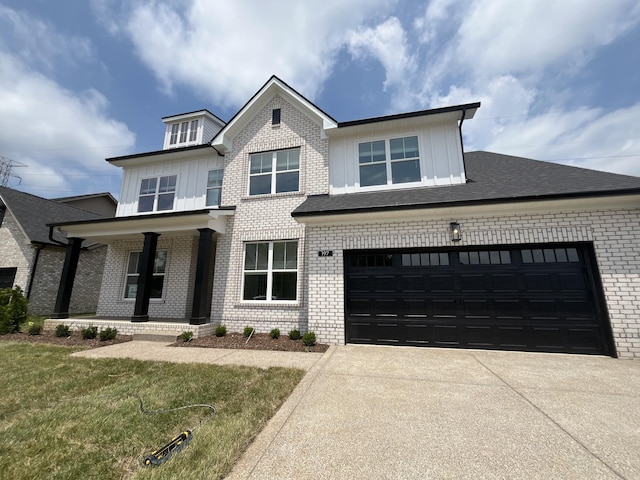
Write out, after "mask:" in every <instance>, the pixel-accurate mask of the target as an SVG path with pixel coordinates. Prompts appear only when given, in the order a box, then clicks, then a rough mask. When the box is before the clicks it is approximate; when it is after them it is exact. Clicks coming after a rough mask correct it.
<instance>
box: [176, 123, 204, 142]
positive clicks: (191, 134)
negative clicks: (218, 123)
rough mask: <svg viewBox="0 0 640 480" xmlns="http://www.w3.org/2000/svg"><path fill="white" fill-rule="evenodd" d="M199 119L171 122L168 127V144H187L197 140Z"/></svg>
mask: <svg viewBox="0 0 640 480" xmlns="http://www.w3.org/2000/svg"><path fill="white" fill-rule="evenodd" d="M199 126H200V120H198V119H196V120H186V121H182V122H176V123H173V124H171V126H170V129H169V145H188V144H190V143H196V142H197V140H198V127H199Z"/></svg>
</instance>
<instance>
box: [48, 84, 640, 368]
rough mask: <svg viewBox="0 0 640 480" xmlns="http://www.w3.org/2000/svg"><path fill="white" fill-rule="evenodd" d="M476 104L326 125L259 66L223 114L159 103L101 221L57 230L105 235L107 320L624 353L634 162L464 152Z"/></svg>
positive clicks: (634, 230) (635, 226)
mask: <svg viewBox="0 0 640 480" xmlns="http://www.w3.org/2000/svg"><path fill="white" fill-rule="evenodd" d="M479 106H480V104H479V103H473V104H466V105H458V106H452V107H446V108H438V109H433V110H424V111H418V112H411V113H405V114H398V115H389V116H384V117H377V118H368V119H363V120H356V121H350V122H337V121H335V120H334V119H333V118H331V117H330V116H329V115H328V114H326V113H325V112H323V111H322V110H321V109H319V108H318V107H317V106H315V105H314V104H312V103H311V102H309V101H308V100H307V99H305V98H304V97H303V96H301V95H300V94H299V93H297V92H296V91H295V90H294V89H292V88H291V87H290V86H288V85H287V84H286V83H284V82H283V81H281V80H280V79H278V78H277V77H272V78H271V79H270V80H269V81H268V82H267V83H266V84H265V85H264V86H263V87H262V88H261V89H260V90H259V91H258V92H257V93H256V94H255V95H254V96H253V97H252V98H251V99H250V100H249V102H248V103H247V104H246V105H245V106H243V107H242V109H240V111H239V112H238V113H237V114H236V115H235V116H234V117H233V118H232V119H231V120H230V121H229V122H228V123H226V124H225V123H224V122H222V121H221V120H220V119H218V118H217V117H215V116H214V115H212V114H211V113H210V112H208V111H207V110H201V111H198V112H191V113H187V114H183V115H178V116H175V117H166V118H164V119H163V121H164V122H165V123H166V125H167V129H166V136H165V142H164V149H163V150H161V151H155V152H149V153H142V154H135V155H128V156H123V157H118V158H110V159H108V160H107V161H108V162H110V163H111V164H112V165H115V166H118V167H121V168H122V169H123V181H122V191H121V192H120V201H119V203H118V210H117V214H116V218H114V219H108V220H90V221H84V222H65V223H59V224H58V228H60V229H61V230H63V231H65V232H66V233H67V235H68V236H69V237H73V238H75V240H72V241H73V242H76V243H77V242H80V241H81V239H86V240H90V241H92V242H100V243H107V244H109V251H108V254H107V261H106V267H105V275H104V278H103V282H102V290H101V294H100V301H99V304H98V311H97V314H98V317H107V318H114V317H119V318H121V319H122V322H121V323H119V324H118V328H119V329H120V328H123V329H124V330H123V331H135V329H136V328H140V329H146V330H147V331H151V330H154V329H155V330H161V329H162V328H161V327H162V326H163V325H165V327H164V328H165V329H167V330H168V329H169V327H168V326H166V325H168V324H166V323H162V322H154V320H165V321H166V320H171V319H172V320H173V321H174V322H175V324H176V327H175V328H176V329H177V330H176V331H177V333H180V331H182V330H185V329H187V327H185V326H184V323H186V322H189V323H190V324H191V326H190V327H188V328H189V329H190V330H193V331H194V333H195V334H196V335H202V334H206V333H210V332H211V331H212V326H213V325H214V324H218V323H223V324H225V325H227V327H228V328H229V329H230V330H232V331H233V330H235V331H240V330H241V329H242V328H243V327H245V326H247V325H250V326H253V327H255V328H256V329H257V330H258V331H259V332H267V331H269V330H270V329H272V328H274V327H278V328H279V329H280V330H282V331H284V332H286V331H288V330H291V329H294V328H296V329H300V330H302V331H306V330H312V331H314V332H315V333H316V335H317V338H318V340H319V341H320V342H325V343H331V344H342V343H345V342H349V343H375V344H385V345H420V346H445V347H463V348H492V349H506V350H529V351H548V352H576V353H594V354H606V355H612V356H621V357H640V242H638V238H639V237H640V216H639V213H640V210H639V208H640V178H636V177H629V176H623V175H615V174H610V173H603V172H596V171H590V170H585V169H580V168H575V167H569V166H563V165H557V164H554V163H547V162H541V161H535V160H529V159H524V158H518V157H512V156H507V155H500V154H495V153H488V152H472V153H463V145H462V137H461V128H462V124H463V122H464V121H467V120H471V119H472V118H473V116H474V114H475V112H476V110H477V109H478V108H479ZM72 281H73V278H72V275H67V278H65V279H63V282H62V284H63V285H64V284H66V285H70V284H72ZM69 294H70V293H69V289H67V295H69ZM57 313H58V314H59V315H60V316H64V312H57ZM69 322H72V321H71V320H69ZM138 322H141V323H138ZM180 322H183V323H182V324H180ZM127 325H128V327H127ZM127 328H128V329H129V330H127Z"/></svg>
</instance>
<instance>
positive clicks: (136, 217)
mask: <svg viewBox="0 0 640 480" xmlns="http://www.w3.org/2000/svg"><path fill="white" fill-rule="evenodd" d="M235 209H236V207H235V205H234V206H229V207H218V208H204V209H202V210H185V211H181V212H167V213H155V214H152V215H131V216H128V217H108V218H96V219H94V220H84V221H83V220H80V221H74V222H59V223H47V227H64V226H69V225H82V224H94V223H117V222H126V221H129V220H140V219H143V218H153V219H156V218H170V217H187V216H189V215H200V214H203V213H209V212H215V211H216V210H235Z"/></svg>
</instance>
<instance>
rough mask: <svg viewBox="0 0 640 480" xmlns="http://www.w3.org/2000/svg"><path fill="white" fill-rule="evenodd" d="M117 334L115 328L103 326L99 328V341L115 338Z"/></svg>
mask: <svg viewBox="0 0 640 480" xmlns="http://www.w3.org/2000/svg"><path fill="white" fill-rule="evenodd" d="M117 334H118V329H117V328H111V327H107V328H104V329H102V330H100V334H99V336H100V341H101V342H106V341H107V340H113V339H114V338H116V335H117Z"/></svg>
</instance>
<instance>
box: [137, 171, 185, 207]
mask: <svg viewBox="0 0 640 480" xmlns="http://www.w3.org/2000/svg"><path fill="white" fill-rule="evenodd" d="M171 177H175V178H176V185H175V188H174V190H173V192H160V182H161V179H163V178H171ZM152 179H155V180H156V186H155V192H154V193H153V206H152V207H151V210H143V211H141V210H140V198H141V197H143V196H144V197H150V196H151V195H152V194H151V193H145V194H143V193H141V190H142V182H144V181H145V180H152ZM138 185H139V187H138V193H137V197H136V200H137V207H136V213H155V212H171V211H173V210H175V208H176V195H177V193H178V174H177V173H170V174H168V175H155V176H150V177H142V178H140V182H139V183H138ZM168 193H173V200H172V202H171V208H165V209H162V210H159V209H158V201H159V198H160V195H166V194H168Z"/></svg>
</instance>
